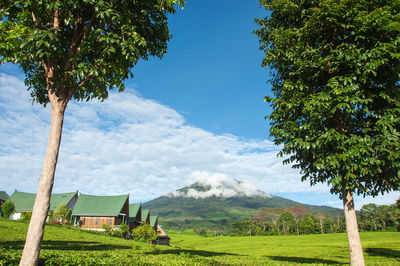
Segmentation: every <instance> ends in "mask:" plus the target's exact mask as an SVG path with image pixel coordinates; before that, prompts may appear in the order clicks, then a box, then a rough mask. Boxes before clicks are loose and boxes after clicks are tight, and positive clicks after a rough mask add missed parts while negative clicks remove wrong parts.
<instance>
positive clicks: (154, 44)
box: [0, 0, 184, 104]
mask: <svg viewBox="0 0 400 266" xmlns="http://www.w3.org/2000/svg"><path fill="white" fill-rule="evenodd" d="M176 2H179V4H180V5H182V6H183V4H184V1H182V0H179V1H177V0H147V1H138V0H133V1H105V0H100V1H98V0H80V1H75V0H66V1H50V0H39V1H37V0H5V1H1V3H0V20H2V22H1V24H0V55H1V56H2V59H1V61H0V62H2V63H4V62H11V63H16V64H19V65H20V66H21V68H22V69H23V71H24V72H25V74H26V79H25V84H26V85H27V87H28V89H29V90H30V92H31V95H32V97H33V99H34V101H37V102H39V103H41V104H46V103H48V102H49V95H48V89H49V85H51V87H53V88H54V89H55V92H56V94H57V96H58V97H60V98H61V99H66V100H67V101H68V100H69V99H71V98H73V99H76V100H90V99H93V98H98V99H100V100H104V99H106V98H107V95H108V92H107V89H113V88H118V89H119V90H120V91H122V90H124V84H123V82H122V81H123V80H124V79H126V78H128V77H129V75H132V72H131V69H132V67H133V66H134V65H135V64H136V63H137V62H138V61H139V60H140V59H147V58H148V57H149V56H158V57H162V55H163V54H165V53H166V49H167V41H168V40H169V39H170V38H171V35H170V34H169V31H168V26H167V14H168V13H174V12H175V8H174V5H173V4H174V3H176ZM50 72H51V77H49V73H50ZM49 79H50V80H49Z"/></svg>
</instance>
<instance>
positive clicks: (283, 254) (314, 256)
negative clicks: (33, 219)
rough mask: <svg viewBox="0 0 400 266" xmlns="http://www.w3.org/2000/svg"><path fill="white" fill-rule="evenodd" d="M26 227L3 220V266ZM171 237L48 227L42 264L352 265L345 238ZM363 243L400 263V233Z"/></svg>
mask: <svg viewBox="0 0 400 266" xmlns="http://www.w3.org/2000/svg"><path fill="white" fill-rule="evenodd" d="M27 226H28V224H27V222H23V221H9V220H5V219H0V249H1V251H0V265H9V264H11V265H13V264H14V265H15V264H18V262H19V258H20V256H21V253H22V248H23V244H24V241H25V234H26V228H27ZM168 233H169V235H170V236H171V238H172V240H171V247H165V246H154V245H149V244H147V243H145V242H141V241H133V240H125V239H122V238H119V237H112V236H109V235H105V234H102V233H94V232H85V231H82V230H79V229H75V228H68V227H66V226H61V225H53V224H52V225H47V227H46V231H45V234H44V241H43V246H42V251H41V255H40V264H47V265H51V264H56V265H57V264H62V265H77V264H83V265H84V264H113V265H118V264H119V265H122V264H123V265H149V264H153V265H188V264H190V265H195V264H197V265H237V264H248V265H261V264H269V265H271V264H272V265H293V264H294V263H305V264H345V263H348V261H349V255H348V251H347V249H346V247H347V240H346V235H345V234H324V235H307V236H304V235H303V236H302V235H301V236H297V235H289V236H253V237H230V236H218V237H202V236H198V235H195V234H194V233H193V231H191V232H189V231H185V232H180V233H178V232H172V231H170V232H168ZM361 240H362V243H363V248H364V252H365V260H366V263H367V264H368V265H394V264H398V263H399V262H400V233H398V232H362V233H361Z"/></svg>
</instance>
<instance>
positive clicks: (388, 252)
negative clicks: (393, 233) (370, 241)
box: [365, 248, 400, 261]
mask: <svg viewBox="0 0 400 266" xmlns="http://www.w3.org/2000/svg"><path fill="white" fill-rule="evenodd" d="M365 252H366V253H368V255H370V256H381V257H386V258H394V259H397V260H399V261H400V251H397V250H393V249H390V248H367V249H365Z"/></svg>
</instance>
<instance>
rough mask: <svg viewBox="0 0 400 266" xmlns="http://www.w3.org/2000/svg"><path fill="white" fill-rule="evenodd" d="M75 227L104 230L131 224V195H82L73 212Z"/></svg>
mask: <svg viewBox="0 0 400 266" xmlns="http://www.w3.org/2000/svg"><path fill="white" fill-rule="evenodd" d="M72 221H73V223H74V225H77V226H79V227H81V228H85V229H91V230H103V225H104V224H108V225H109V226H110V227H111V228H114V227H118V226H119V225H121V224H126V225H127V224H128V223H129V195H118V196H93V195H87V194H82V193H81V194H80V195H79V198H78V201H77V202H76V204H75V207H74V209H73V210H72Z"/></svg>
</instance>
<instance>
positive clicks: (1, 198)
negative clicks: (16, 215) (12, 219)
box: [0, 191, 9, 217]
mask: <svg viewBox="0 0 400 266" xmlns="http://www.w3.org/2000/svg"><path fill="white" fill-rule="evenodd" d="M8 198H9V196H8V194H7V192H5V191H0V217H1V215H2V212H1V206H2V205H3V203H4V202H5V201H6V200H7V199H8Z"/></svg>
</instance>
